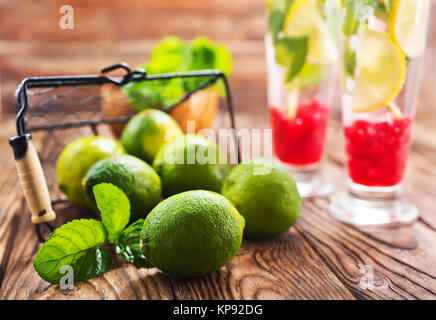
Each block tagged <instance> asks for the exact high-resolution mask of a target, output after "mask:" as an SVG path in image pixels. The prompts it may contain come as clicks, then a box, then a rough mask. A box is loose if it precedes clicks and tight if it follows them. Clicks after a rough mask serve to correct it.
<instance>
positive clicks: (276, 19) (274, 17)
mask: <svg viewBox="0 0 436 320" xmlns="http://www.w3.org/2000/svg"><path fill="white" fill-rule="evenodd" d="M285 18H286V12H283V11H279V10H276V11H273V12H271V14H270V15H269V17H268V29H269V31H270V33H271V36H272V39H273V42H274V43H276V42H277V40H278V35H279V33H280V31H282V29H283V23H284V22H285Z"/></svg>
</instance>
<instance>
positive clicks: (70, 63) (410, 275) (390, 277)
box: [0, 0, 436, 299]
mask: <svg viewBox="0 0 436 320" xmlns="http://www.w3.org/2000/svg"><path fill="white" fill-rule="evenodd" d="M435 2H436V1H433V3H434V5H433V11H432V22H431V27H430V35H429V43H430V44H429V49H428V51H427V55H426V57H425V63H426V68H425V70H424V71H425V72H424V75H423V77H424V81H423V85H422V88H421V94H420V105H419V112H418V119H417V122H416V125H415V127H414V136H413V148H412V153H411V156H410V161H409V168H408V171H407V173H406V185H405V191H406V196H407V197H408V198H410V199H412V200H413V202H414V203H415V204H416V205H417V206H418V208H419V210H420V213H421V217H420V219H419V220H418V222H417V223H415V224H414V225H413V226H412V227H411V228H402V229H394V230H390V229H387V230H386V229H384V230H358V229H356V228H353V227H350V226H346V225H344V224H341V223H339V222H337V221H334V220H333V219H332V218H331V217H330V216H329V215H328V213H327V210H326V209H327V206H328V204H329V202H330V200H331V199H312V200H305V201H304V203H303V208H302V211H301V216H300V219H299V220H298V222H297V224H296V226H295V227H294V228H292V229H291V230H290V231H289V232H287V233H285V234H283V235H282V236H279V237H276V238H273V239H270V240H265V241H251V240H244V243H243V246H242V248H241V250H240V252H239V253H238V255H237V257H236V258H235V259H234V260H232V261H231V263H230V264H228V265H227V266H226V267H224V268H222V269H221V270H220V271H218V272H216V273H214V274H212V275H210V276H207V277H202V278H197V279H187V280H184V279H178V278H174V277H171V276H168V275H165V274H162V273H160V272H158V271H157V270H155V269H150V270H147V269H141V270H136V269H135V268H134V267H132V266H131V265H127V264H123V263H122V262H121V261H116V263H115V266H114V268H113V269H112V270H111V271H109V272H108V273H106V274H105V275H103V276H101V277H98V278H95V279H92V280H89V281H84V282H81V283H80V284H78V286H77V288H76V290H75V291H74V292H73V293H70V294H67V295H64V294H62V293H61V292H60V291H59V289H58V287H57V286H50V285H49V284H48V283H47V282H44V281H43V280H41V279H40V278H39V277H38V276H37V274H36V273H35V271H34V270H33V267H32V263H33V257H34V254H35V252H36V251H37V250H38V247H39V245H38V243H37V240H36V237H35V234H34V229H33V226H32V225H31V224H30V222H29V221H30V219H29V216H28V214H29V213H28V212H27V209H26V206H25V204H24V201H23V195H22V192H21V190H20V187H19V185H18V181H17V176H16V172H15V169H14V164H13V158H12V152H11V150H10V147H9V146H8V145H7V139H8V138H9V137H10V136H11V135H13V134H14V130H15V128H14V121H13V115H12V114H8V111H13V109H14V99H13V91H14V90H15V88H16V86H17V84H18V83H19V81H20V80H21V79H22V78H24V77H26V76H35V75H57V74H79V73H95V72H98V70H100V69H101V68H102V67H105V66H107V65H110V64H112V63H114V62H117V61H127V62H128V63H130V64H131V65H132V66H134V65H136V64H138V63H140V62H142V61H143V60H144V59H146V57H147V54H148V52H149V50H150V48H151V47H152V45H153V44H155V43H157V42H158V41H159V40H160V39H161V38H162V37H163V36H165V35H168V34H175V35H178V36H180V37H182V38H183V39H186V40H189V39H191V38H193V37H195V36H197V35H200V34H201V35H207V36H210V37H211V38H213V39H214V40H216V41H219V42H222V43H225V44H227V45H228V46H229V48H230V50H231V51H232V54H233V56H234V58H235V72H234V74H233V76H232V78H231V86H232V89H233V95H234V99H235V107H236V109H237V115H236V119H237V126H238V127H240V128H243V127H244V128H252V127H256V128H263V127H267V126H268V117H267V109H266V94H265V93H266V89H265V80H266V79H265V64H264V47H263V33H264V29H265V22H264V12H263V11H264V10H263V0H238V1H234V0H203V1H202V0H184V1H182V0H167V1H159V0H149V1H140V0H110V1H109V0H94V1H89V0H75V1H69V3H70V4H72V5H73V7H74V9H75V29H74V30H72V31H66V30H65V31H64V30H61V29H60V28H59V27H58V19H59V17H60V15H59V13H58V10H59V7H60V6H61V5H62V4H64V3H63V1H54V0H40V1H36V0H33V1H31V0H20V1H7V0H0V35H1V36H0V71H1V74H0V76H1V87H0V88H1V89H0V90H1V94H0V95H1V98H2V99H1V101H2V110H3V113H4V114H3V116H2V119H0V168H2V171H1V173H0V204H1V206H0V299H69V298H82V299H83V298H96V299H117V298H121V299H191V298H192V299H256V298H269V299H435V298H436V269H435V268H434V266H435V265H436V212H435V208H436V183H435V181H436V131H435V130H434V119H435V116H436V109H435V107H436V98H435V97H436V95H435V92H436V81H435V80H436V78H435V75H436V62H435V60H436V4H435ZM341 137H342V134H341V129H340V124H339V121H338V119H337V117H335V118H334V119H333V121H332V123H331V128H330V132H329V146H328V155H327V159H326V160H327V161H326V164H325V168H324V172H325V175H326V176H327V177H328V178H330V179H333V180H335V181H338V188H339V190H340V189H341V188H342V184H341V181H344V179H345V173H344V171H345V170H344V159H345V158H344V153H343V144H342V143H338V139H341ZM68 138H73V136H72V135H69V137H68ZM35 143H36V144H37V146H39V147H40V148H42V149H43V152H42V154H41V155H42V156H43V157H49V158H50V157H52V156H51V155H52V154H56V153H57V152H59V150H58V149H59V146H58V145H57V144H56V141H55V140H53V139H52V137H48V136H47V135H45V136H44V135H43V136H41V137H39V138H38V139H35ZM49 179H50V178H49ZM51 179H52V177H51ZM58 213H59V222H62V221H65V220H66V219H70V218H71V217H75V216H76V214H77V213H76V212H75V211H74V210H72V209H71V208H66V209H64V210H62V209H59V211H58ZM364 265H369V266H371V267H372V268H373V269H374V276H375V282H374V283H373V285H374V287H373V288H369V289H364V288H362V287H361V286H360V285H359V281H360V279H361V277H362V273H361V271H362V266H364Z"/></svg>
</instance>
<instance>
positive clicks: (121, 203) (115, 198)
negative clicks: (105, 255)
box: [93, 183, 130, 243]
mask: <svg viewBox="0 0 436 320" xmlns="http://www.w3.org/2000/svg"><path fill="white" fill-rule="evenodd" d="M93 192H94V197H95V202H96V203H97V208H98V210H99V211H100V215H101V221H102V222H103V225H104V226H105V228H106V230H107V232H108V239H109V241H110V242H111V243H117V241H118V237H119V235H120V233H121V231H123V229H124V228H125V227H126V225H127V224H128V223H129V220H130V201H129V199H128V198H127V196H126V194H125V193H124V192H123V191H122V190H121V189H120V188H118V187H117V186H114V185H113V184H111V183H100V184H98V185H95V186H94V187H93Z"/></svg>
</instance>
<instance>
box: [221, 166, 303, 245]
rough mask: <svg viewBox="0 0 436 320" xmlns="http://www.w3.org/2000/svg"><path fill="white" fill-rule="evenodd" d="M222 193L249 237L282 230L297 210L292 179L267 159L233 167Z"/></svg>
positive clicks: (298, 205)
mask: <svg viewBox="0 0 436 320" xmlns="http://www.w3.org/2000/svg"><path fill="white" fill-rule="evenodd" d="M222 194H223V195H224V196H225V197H226V198H227V199H229V200H230V202H231V203H233V205H234V206H235V208H236V209H237V210H238V211H239V212H240V213H241V215H242V216H243V217H244V218H245V234H246V235H247V236H249V237H253V238H265V237H271V236H275V235H277V234H280V233H282V232H284V231H286V230H287V229H289V227H290V226H292V225H293V224H294V223H295V221H296V220H297V218H298V214H299V211H300V204H301V198H300V194H299V193H298V190H297V186H296V184H295V181H294V179H293V178H292V177H291V175H290V174H289V173H288V172H287V171H286V170H285V169H283V168H281V167H279V166H278V165H276V164H273V163H272V161H271V160H265V159H255V160H250V161H246V162H243V163H241V164H239V165H238V166H236V167H235V168H234V169H233V170H232V171H231V172H230V174H229V175H228V177H227V178H226V181H225V183H224V185H223V190H222Z"/></svg>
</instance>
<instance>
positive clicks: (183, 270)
mask: <svg viewBox="0 0 436 320" xmlns="http://www.w3.org/2000/svg"><path fill="white" fill-rule="evenodd" d="M243 230H244V218H243V217H242V216H241V215H240V214H239V213H238V211H237V210H236V209H235V207H233V205H232V204H231V203H230V202H229V201H228V200H227V199H226V198H224V197H223V196H221V195H220V194H217V193H214V192H209V191H203V190H197V191H188V192H184V193H180V194H177V195H174V196H172V197H170V198H168V199H166V200H164V201H162V202H161V203H159V204H158V205H157V206H156V207H155V208H154V209H153V210H152V211H151V212H150V214H149V215H148V217H147V219H146V220H145V222H144V227H143V229H142V231H141V247H142V251H143V253H144V256H145V258H146V260H147V262H148V264H149V265H150V266H154V267H157V268H158V269H160V270H162V271H164V272H167V273H169V274H172V275H176V276H182V277H192V276H201V275H205V274H208V273H211V272H214V271H216V270H218V269H219V268H221V267H222V266H224V265H225V264H227V263H228V262H229V261H230V260H231V259H232V258H233V257H234V256H235V255H236V253H237V252H238V250H239V248H240V246H241V241H242V234H243Z"/></svg>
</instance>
